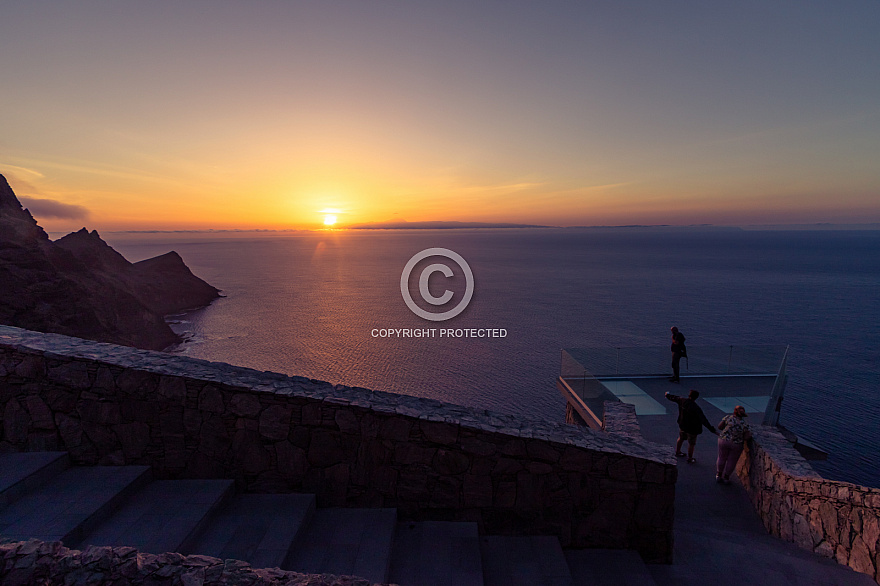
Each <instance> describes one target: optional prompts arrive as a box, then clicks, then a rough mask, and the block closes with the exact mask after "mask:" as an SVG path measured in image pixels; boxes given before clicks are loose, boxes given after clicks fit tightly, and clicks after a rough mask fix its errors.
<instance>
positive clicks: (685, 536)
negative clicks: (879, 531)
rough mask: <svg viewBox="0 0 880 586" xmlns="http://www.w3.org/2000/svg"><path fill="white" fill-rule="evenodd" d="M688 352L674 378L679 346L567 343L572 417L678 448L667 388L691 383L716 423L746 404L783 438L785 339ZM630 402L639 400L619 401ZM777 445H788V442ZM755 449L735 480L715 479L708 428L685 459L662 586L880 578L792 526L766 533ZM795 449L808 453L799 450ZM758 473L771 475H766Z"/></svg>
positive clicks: (654, 569) (683, 390)
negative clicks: (753, 468) (819, 548)
mask: <svg viewBox="0 0 880 586" xmlns="http://www.w3.org/2000/svg"><path fill="white" fill-rule="evenodd" d="M688 355H689V359H688V360H684V359H683V360H682V362H681V380H680V382H670V380H669V376H670V375H671V372H672V368H671V364H670V362H671V353H670V352H669V350H668V349H666V348H662V347H656V348H587V349H566V350H563V351H562V361H561V369H560V376H559V378H558V379H557V387H558V388H559V390H560V392H561V393H562V395H563V397H565V399H566V404H567V406H566V420H567V421H568V422H569V423H577V424H579V425H583V426H587V427H590V428H593V429H604V430H606V431H609V432H611V433H621V434H624V435H627V436H629V437H633V438H643V439H644V440H648V441H650V442H656V443H659V444H666V445H668V446H669V453H670V454H672V453H673V452H674V451H675V441H676V439H677V437H678V424H677V417H678V406H677V405H676V404H675V403H674V402H671V401H669V400H667V399H666V398H665V397H664V394H665V393H667V392H668V393H672V394H675V395H679V396H687V394H688V391H689V390H690V389H696V390H698V391H699V392H700V398H699V399H698V400H697V403H698V404H699V405H700V407H701V408H702V409H703V412H704V413H705V414H706V417H707V418H708V420H709V422H710V423H712V424H713V425H717V424H718V422H719V421H720V420H721V418H722V417H724V415H727V414H729V413H732V412H733V408H734V407H735V406H736V405H742V406H743V407H745V409H746V413H747V416H748V421H749V423H750V424H751V426H752V427H753V428H754V429H755V430H756V435H758V436H760V437H761V438H762V441H763V436H764V434H763V433H762V432H761V430H769V433H768V435H773V436H776V437H779V434H778V433H777V432H776V431H775V430H776V426H777V425H778V424H779V416H780V411H781V407H782V404H783V398H784V390H785V383H786V363H787V356H788V348H787V347H786V346H750V347H747V348H746V347H739V346H724V347H712V348H700V347H698V346H694V347H688ZM630 405H631V406H632V408H628V407H624V408H623V409H621V408H618V407H619V406H630ZM621 413H623V416H621ZM627 415H628V416H629V417H627ZM779 443H781V444H788V442H786V441H785V440H782V441H781V442H779ZM791 448H796V449H798V451H800V452H802V453H809V454H814V453H815V450H813V449H811V446H808V445H807V446H798V445H797V444H790V445H784V446H783V449H787V450H788V451H789V452H794V450H792V449H791ZM749 455H750V450H747V451H746V453H744V455H743V456H742V457H741V459H740V465H739V469H738V470H737V474H736V475H734V476H735V478H734V479H733V480H734V482H733V484H732V485H729V486H728V485H722V484H718V483H716V482H715V461H716V456H717V439H716V437H715V436H714V435H713V434H712V433H711V432H710V431H708V430H706V429H705V428H704V429H703V433H702V434H701V435H700V436H699V437H698V441H697V445H696V449H695V451H694V456H695V459H696V462H695V463H687V462H686V460H685V458H679V460H678V479H677V482H676V491H675V520H674V532H675V545H674V562H673V563H672V564H671V565H650V566H649V569H650V573H651V575H652V577H653V579H654V581H655V583H656V584H657V585H658V586H663V585H669V586H673V585H677V586H678V585H691V584H692V585H694V586H696V585H703V584H749V583H751V584H755V585H763V584H768V585H769V584H773V585H776V584H786V585H811V586H812V585H817V584H823V585H825V584H834V585H838V584H839V585H845V584H846V585H849V584H855V585H865V586H869V585H871V584H875V583H876V582H875V581H874V580H873V579H872V577H870V576H869V575H867V574H865V573H857V572H854V571H852V570H851V569H850V568H848V567H846V566H845V565H843V564H846V563H847V562H849V565H850V566H853V565H854V564H853V563H852V561H850V560H852V556H845V557H844V558H843V559H842V560H840V559H838V561H840V562H841V563H838V562H836V561H834V559H828V558H829V557H833V556H828V555H826V556H825V557H823V556H822V555H817V553H813V552H812V551H806V549H803V548H804V547H806V546H809V548H810V549H815V548H814V547H812V545H813V544H812V543H806V544H805V543H798V544H799V545H801V547H798V546H797V545H795V543H791V542H790V541H797V540H796V539H794V535H793V531H792V530H791V529H789V534H788V535H783V536H784V537H785V538H786V540H784V539H780V538H779V537H777V536H773V535H771V534H770V533H768V528H767V527H765V524H766V520H765V522H764V523H762V518H761V516H759V514H758V512H757V511H756V507H755V505H753V503H752V502H751V500H750V496H753V495H754V492H755V491H756V487H754V486H746V485H744V483H743V479H744V478H745V480H746V482H749V483H750V484H751V481H750V477H749V475H750V470H749V466H747V465H745V463H746V462H748V463H749V464H751V462H750V460H749V459H748V457H749ZM793 456H794V459H798V460H802V459H801V458H800V456H799V455H798V454H797V453H796V452H794V453H793ZM798 465H800V466H801V468H799V469H798V472H800V473H801V474H803V475H804V476H805V477H807V478H816V479H818V478H819V476H818V475H817V474H815V473H814V472H813V471H812V470H811V469H810V468H809V466H808V465H807V464H806V462H803V461H801V462H800V463H799V464H798ZM760 480H761V481H762V482H764V483H769V481H768V480H767V479H766V478H765V477H763V476H761V477H760ZM818 482H822V480H819V481H818ZM825 482H831V481H825ZM837 484H844V483H837ZM760 488H766V487H760ZM773 488H775V487H770V489H773ZM865 490H868V491H871V492H874V491H875V489H865ZM826 492H827V491H826ZM750 493H751V494H750ZM783 496H784V495H783V494H782V493H781V492H780V494H779V495H778V496H774V498H775V499H776V500H777V501H783V500H785V499H784V498H783ZM786 516H788V517H789V519H788V521H787V522H788V525H787V526H788V527H789V528H791V527H792V526H793V524H795V523H796V522H797V521H796V520H797V518H798V517H799V516H800V518H801V519H803V521H804V524H805V525H806V524H807V523H808V521H807V520H806V517H805V516H803V515H800V514H799V513H796V512H795V511H794V510H793V509H792V510H790V511H785V510H783V511H782V513H781V514H779V513H776V517H777V518H780V517H781V518H782V519H781V521H782V522H783V523H784V522H785V519H784V517H786ZM814 533H815V532H814ZM807 541H809V538H808V539H807ZM839 557H840V556H838V558H839ZM866 569H868V570H869V571H870V568H866ZM863 571H864V570H863ZM871 573H873V572H871Z"/></svg>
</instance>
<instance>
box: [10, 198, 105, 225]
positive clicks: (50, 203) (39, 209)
mask: <svg viewBox="0 0 880 586" xmlns="http://www.w3.org/2000/svg"><path fill="white" fill-rule="evenodd" d="M18 199H19V201H21V205H23V206H24V207H26V208H27V209H28V210H29V211H30V212H31V214H33V215H34V216H37V217H40V218H54V219H58V220H84V219H86V218H88V217H89V210H87V209H86V208H84V207H83V206H78V205H75V204H70V203H62V202H60V201H56V200H54V199H38V198H35V197H19V198H18Z"/></svg>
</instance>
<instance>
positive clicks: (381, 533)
mask: <svg viewBox="0 0 880 586" xmlns="http://www.w3.org/2000/svg"><path fill="white" fill-rule="evenodd" d="M396 525H397V510H396V509H323V510H318V511H315V515H314V517H313V518H312V522H311V523H309V525H308V527H306V530H305V531H304V532H303V533H302V535H301V536H300V538H299V539H297V541H296V543H295V544H294V547H293V548H292V549H291V552H290V555H289V556H288V558H287V560H286V561H285V563H284V564H283V565H282V568H283V569H285V570H295V571H297V572H305V573H310V574H325V573H326V574H338V575H349V576H360V577H361V578H366V579H367V580H370V581H371V582H379V583H383V584H384V583H386V582H388V566H389V563H390V560H391V547H392V542H393V541H394V530H395V529H396Z"/></svg>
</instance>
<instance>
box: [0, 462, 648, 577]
mask: <svg viewBox="0 0 880 586" xmlns="http://www.w3.org/2000/svg"><path fill="white" fill-rule="evenodd" d="M233 485H234V483H233V481H231V480H154V479H153V478H152V477H151V474H150V471H149V468H148V467H146V466H91V467H72V466H71V465H70V462H69V460H68V457H67V454H65V453H59V452H36V453H15V454H0V538H4V539H10V540H13V541H18V540H26V539H30V538H38V539H41V540H44V541H62V542H64V544H65V545H66V546H68V547H71V548H77V549H81V548H84V547H86V546H88V545H116V546H118V545H126V546H132V547H136V548H137V549H139V550H140V551H143V552H147V553H164V552H167V551H177V552H180V553H184V554H202V555H210V556H214V557H219V558H221V559H228V558H232V559H239V560H243V561H246V562H248V563H250V564H251V565H252V566H254V567H267V568H269V567H280V568H282V569H285V570H296V571H298V572H304V573H328V574H339V575H355V576H360V577H362V578H366V579H368V580H370V581H372V582H376V583H389V582H390V583H394V584H399V585H400V586H446V585H449V586H496V585H497V586H502V585H503V586H519V585H529V586H536V585H547V586H567V585H571V586H581V585H583V586H586V585H588V584H589V585H591V586H593V585H609V586H610V585H616V584H627V585H633V586H641V585H644V586H653V585H655V582H654V581H653V579H652V578H651V574H650V573H649V572H648V569H647V568H646V566H645V565H644V564H643V563H642V561H641V558H639V556H638V554H637V553H635V552H632V551H622V550H614V551H603V550H588V551H566V552H563V550H562V548H561V547H560V545H559V541H558V540H557V539H556V538H555V537H539V536H532V537H504V536H480V535H479V534H478V532H477V524H476V523H453V522H436V521H424V522H400V521H399V520H398V519H397V511H396V510H395V509H316V508H315V499H314V496H312V495H302V494H236V493H235V490H234V486H233Z"/></svg>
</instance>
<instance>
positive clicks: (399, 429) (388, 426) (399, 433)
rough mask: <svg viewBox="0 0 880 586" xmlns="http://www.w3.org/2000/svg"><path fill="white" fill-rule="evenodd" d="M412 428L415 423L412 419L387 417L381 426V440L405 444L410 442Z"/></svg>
mask: <svg viewBox="0 0 880 586" xmlns="http://www.w3.org/2000/svg"><path fill="white" fill-rule="evenodd" d="M412 427H413V422H412V420H411V419H406V418H403V417H386V418H384V419H383V420H382V421H381V423H380V424H379V438H381V439H388V440H391V441H397V442H405V441H408V440H409V433H410V430H412Z"/></svg>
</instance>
